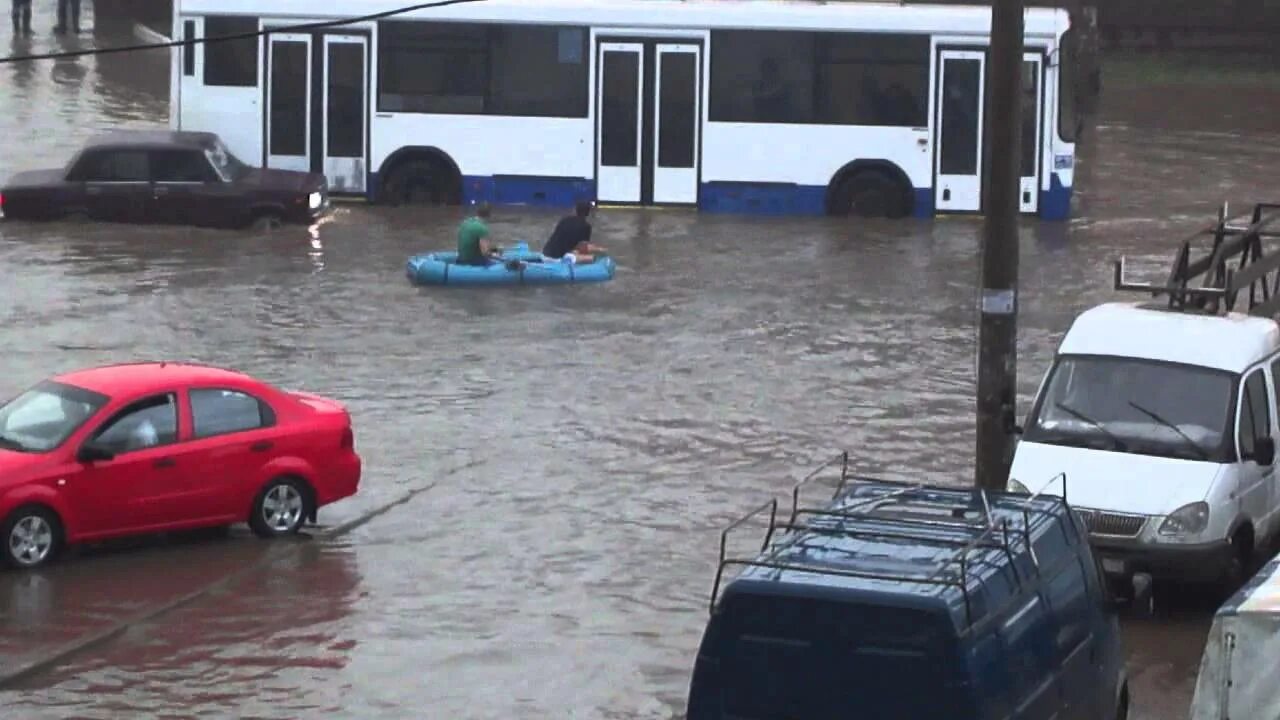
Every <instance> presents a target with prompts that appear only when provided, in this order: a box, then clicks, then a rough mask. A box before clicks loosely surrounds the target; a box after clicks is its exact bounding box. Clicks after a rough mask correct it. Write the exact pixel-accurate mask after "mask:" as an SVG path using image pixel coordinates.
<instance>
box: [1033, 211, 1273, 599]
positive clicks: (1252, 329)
mask: <svg viewBox="0 0 1280 720" xmlns="http://www.w3.org/2000/svg"><path fill="white" fill-rule="evenodd" d="M1276 219H1280V205H1275V204H1266V203H1260V204H1257V205H1255V206H1254V208H1253V210H1252V212H1251V213H1249V214H1246V215H1244V216H1241V217H1239V218H1230V219H1229V218H1228V217H1227V208H1226V206H1225V205H1224V206H1223V207H1222V209H1221V210H1220V211H1219V215H1218V220H1217V222H1216V224H1214V225H1212V226H1210V227H1209V228H1208V229H1207V230H1206V231H1205V232H1204V233H1202V234H1201V235H1200V237H1206V238H1214V241H1213V244H1212V245H1211V246H1208V247H1205V248H1204V249H1203V252H1204V255H1203V256H1201V257H1198V258H1197V257H1195V255H1196V254H1198V252H1199V251H1200V248H1195V250H1196V251H1197V252H1196V253H1193V248H1192V246H1191V241H1184V242H1183V243H1181V245H1180V246H1179V247H1178V250H1177V254H1176V256H1175V262H1174V265H1173V268H1174V270H1173V272H1172V273H1171V274H1170V275H1169V277H1168V280H1165V281H1164V282H1163V283H1162V284H1159V285H1151V284H1145V283H1141V284H1140V283H1134V282H1131V281H1128V280H1126V279H1125V278H1124V263H1123V260H1121V261H1118V262H1117V263H1116V264H1115V267H1114V289H1115V290H1118V291H1128V292H1138V293H1142V294H1143V295H1145V296H1148V298H1149V299H1148V300H1145V301H1138V302H1108V303H1104V304H1101V305H1098V306H1095V307H1093V308H1090V309H1088V310H1086V311H1084V312H1083V313H1081V314H1080V315H1079V316H1078V317H1076V318H1075V320H1074V321H1073V322H1072V324H1071V326H1070V327H1069V328H1068V329H1067V331H1066V333H1065V335H1064V336H1063V338H1062V340H1061V342H1060V344H1059V347H1058V349H1057V351H1056V353H1055V355H1054V359H1053V363H1052V364H1051V365H1050V367H1049V369H1048V370H1047V371H1046V373H1045V375H1044V377H1043V379H1042V380H1041V385H1040V389H1039V390H1038V391H1037V393H1036V397H1035V400H1034V401H1033V405H1032V408H1031V410H1030V412H1029V414H1028V416H1027V422H1026V429H1025V430H1024V431H1023V434H1022V436H1021V438H1020V439H1019V441H1018V444H1017V448H1016V450H1015V452H1014V457H1013V463H1012V467H1011V470H1010V476H1009V481H1008V485H1009V488H1010V489H1011V490H1014V491H1016V492H1021V493H1030V492H1046V493H1053V494H1055V495H1066V496H1067V497H1068V498H1069V500H1070V502H1071V503H1072V505H1073V506H1074V507H1076V508H1077V510H1078V511H1079V512H1080V514H1081V515H1082V517H1083V518H1084V520H1085V522H1086V525H1087V527H1088V528H1089V532H1090V543H1091V544H1092V545H1093V547H1094V551H1095V553H1097V554H1098V555H1099V556H1100V558H1101V562H1102V565H1103V570H1104V571H1105V572H1106V574H1107V577H1108V579H1109V581H1110V583H1111V584H1112V586H1113V587H1114V588H1115V589H1116V591H1117V593H1118V594H1122V595H1127V596H1129V597H1130V598H1131V599H1133V600H1135V601H1136V600H1141V601H1142V602H1141V605H1140V606H1139V609H1140V610H1143V611H1149V610H1150V609H1151V598H1150V597H1149V594H1148V593H1149V590H1150V589H1151V587H1152V584H1153V582H1158V581H1170V582H1173V583H1192V584H1201V585H1210V586H1217V587H1216V589H1217V590H1218V591H1219V592H1221V593H1230V592H1232V591H1234V590H1235V589H1236V588H1237V587H1239V585H1240V584H1241V583H1243V582H1244V580H1245V579H1246V578H1247V577H1248V576H1249V573H1250V572H1252V570H1253V568H1254V566H1256V565H1257V564H1258V563H1259V560H1261V559H1262V558H1263V556H1264V554H1265V553H1266V552H1267V551H1268V550H1269V548H1270V547H1272V546H1273V545H1274V543H1275V541H1276V540H1278V539H1280V476H1278V475H1277V468H1276V446H1277V444H1278V443H1280V404H1278V402H1277V401H1278V400H1280V322H1278V319H1280V304H1278V303H1277V299H1276V298H1275V297H1274V295H1271V294H1270V293H1267V292H1263V291H1261V290H1260V289H1259V288H1258V287H1257V286H1258V285H1262V286H1265V287H1269V288H1273V287H1276V284H1275V283H1276V279H1277V274H1276V273H1277V270H1276V267H1277V263H1276V260H1277V258H1276V257H1275V256H1274V251H1273V250H1271V249H1270V246H1269V245H1268V244H1266V243H1264V242H1263V239H1264V237H1265V238H1270V237H1274V233H1273V232H1272V231H1269V230H1265V228H1266V227H1267V226H1268V225H1269V224H1272V223H1273V221H1274V220H1276ZM1206 245H1209V243H1208V242H1206Z"/></svg>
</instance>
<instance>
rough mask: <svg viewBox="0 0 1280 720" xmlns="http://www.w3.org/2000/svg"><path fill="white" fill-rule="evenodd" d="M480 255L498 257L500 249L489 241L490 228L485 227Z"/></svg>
mask: <svg viewBox="0 0 1280 720" xmlns="http://www.w3.org/2000/svg"><path fill="white" fill-rule="evenodd" d="M480 254H481V255H493V256H497V255H498V254H499V253H498V249H497V248H495V247H494V246H493V243H492V242H490V241H489V228H488V227H485V229H484V235H483V236H482V237H481V238H480Z"/></svg>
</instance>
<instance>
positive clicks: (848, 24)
mask: <svg viewBox="0 0 1280 720" xmlns="http://www.w3.org/2000/svg"><path fill="white" fill-rule="evenodd" d="M175 4H176V7H175V11H174V14H175V16H178V15H205V14H232V15H255V16H262V17H270V18H280V19H288V18H310V19H315V18H347V17H358V16H362V15H370V14H374V13H379V12H388V11H392V10H396V9H398V8H401V7H404V6H405V4H406V3H405V0H354V1H353V2H347V3H342V4H339V5H336V6H317V5H316V4H315V2H313V0H175ZM395 17H398V18H402V19H417V20H427V19H435V20H454V21H478V22H485V21H488V22H527V23H544V24H573V25H597V26H598V25H613V26H617V27H619V28H623V27H625V28H637V29H643V28H711V29H762V30H763V29H768V30H799V31H805V30H808V31H820V30H860V31H867V32H877V31H878V32H920V33H939V34H943V33H945V34H947V35H986V34H988V33H989V32H990V29H991V8H990V6H984V5H941V4H936V5H929V4H920V5H903V4H901V3H890V2H840V3H830V2H820V1H817V0H541V1H540V2H538V3H536V4H535V3H531V2H529V1H528V0H478V1H477V2H472V3H463V4H459V5H450V6H445V7H439V8H427V9H421V10H415V11H411V12H407V13H404V14H403V15H398V16H395ZM1069 24H1070V21H1069V19H1068V14H1067V11H1066V10H1064V9H1061V8H1027V9H1026V11H1025V32H1026V34H1027V35H1028V36H1040V37H1058V36H1060V35H1061V34H1062V33H1063V32H1065V31H1066V30H1067V28H1068V27H1069Z"/></svg>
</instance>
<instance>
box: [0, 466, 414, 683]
mask: <svg viewBox="0 0 1280 720" xmlns="http://www.w3.org/2000/svg"><path fill="white" fill-rule="evenodd" d="M435 486H436V483H431V484H430V485H426V486H424V487H421V488H418V489H416V490H410V491H409V492H406V493H404V494H403V495H401V496H400V497H398V498H396V499H395V500H391V501H389V502H386V503H383V504H382V505H379V506H377V507H375V508H373V509H372V510H369V511H367V512H365V513H362V514H360V515H358V516H356V517H354V518H352V519H350V520H347V521H346V522H343V523H340V524H338V525H335V526H333V527H332V528H325V529H323V530H320V531H318V532H314V533H312V537H313V538H316V539H319V540H330V539H334V538H338V537H341V536H343V535H345V534H347V533H349V532H351V531H352V530H355V529H356V528H358V527H360V526H361V525H364V524H365V523H368V522H369V521H371V520H373V519H374V518H376V517H379V516H381V515H384V514H386V513H388V512H390V511H391V510H392V509H394V508H396V507H399V506H401V505H404V504H405V503H407V502H409V501H410V500H412V499H414V498H415V497H417V496H419V495H421V494H423V493H425V492H428V491H430V490H431V489H432V488H434V487H435ZM293 548H294V545H293V544H292V543H288V544H281V545H280V546H279V547H274V548H271V549H270V550H268V551H267V552H265V553H263V555H262V557H260V558H258V559H257V560H255V561H253V562H251V563H249V564H248V565H246V566H244V567H242V568H240V569H239V570H236V571H235V572H233V573H230V574H229V575H226V576H223V577H222V578H219V579H218V580H215V581H214V582H212V583H210V584H208V585H205V586H204V587H202V588H199V589H197V590H193V591H191V592H189V593H187V594H186V595H183V596H181V597H179V598H175V599H173V600H170V601H169V602H167V603H164V604H162V605H159V606H157V607H153V608H148V609H146V610H143V611H142V612H139V613H135V614H134V615H132V616H130V617H127V618H125V619H124V620H121V621H119V622H116V623H113V624H112V625H110V626H108V627H106V628H104V629H102V630H99V631H97V632H93V633H89V634H87V635H84V636H82V637H80V638H77V639H75V640H72V641H70V642H67V643H64V644H62V645H60V646H58V647H55V648H52V649H50V650H48V651H47V652H44V653H41V654H40V655H39V656H37V657H34V658H30V659H26V660H21V659H20V660H19V661H18V662H17V663H15V664H14V665H12V666H10V667H5V668H0V690H8V689H10V686H11V685H13V684H14V683H17V682H18V681H20V680H22V679H24V678H28V677H30V676H32V675H35V674H37V673H40V672H43V671H45V670H48V669H50V668H52V667H55V666H57V665H59V664H61V663H62V662H63V661H65V660H67V659H68V658H70V657H71V656H72V655H75V654H77V653H79V652H81V651H83V650H88V649H89V648H92V647H95V646H97V645H101V644H103V643H106V642H109V641H110V640H112V639H114V638H116V637H118V636H119V635H121V634H123V633H124V632H126V631H127V630H129V629H130V628H132V627H134V626H136V625H142V624H143V623H147V622H151V621H152V620H155V619H157V618H159V617H161V616H163V615H165V614H167V613H170V612H173V611H174V610H177V609H178V608H180V607H183V606H184V605H189V604H191V603H193V602H195V601H197V600H199V599H201V598H203V597H204V596H206V595H209V594H210V593H212V592H214V591H216V590H221V589H223V588H225V587H227V586H229V585H231V584H232V583H235V582H236V581H238V580H240V579H241V578H243V577H244V576H246V575H248V574H249V573H250V572H253V571H255V570H257V569H258V568H259V567H261V566H263V565H265V564H267V563H270V562H273V561H275V560H277V559H279V558H280V557H282V556H283V555H284V554H285V553H286V552H289V551H290V550H292V549H293Z"/></svg>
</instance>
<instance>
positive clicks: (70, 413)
mask: <svg viewBox="0 0 1280 720" xmlns="http://www.w3.org/2000/svg"><path fill="white" fill-rule="evenodd" d="M361 466H362V463H361V459H360V456H359V455H358V454H357V453H356V450H355V435H354V431H353V429H352V424H351V416H350V414H349V413H348V412H347V410H346V409H345V408H344V407H343V406H342V404H341V403H339V402H337V401H335V400H331V399H328V398H325V397H322V396H319V395H315V394H311V393H305V392H290V391H286V390H281V389H279V388H276V387H274V386H272V385H270V384H267V383H265V382H262V381H260V380H256V379H254V378H252V377H250V376H248V375H245V374H243V373H239V372H235V371H231V370H225V369H221V368H215V367H210V366H205V365H196V364H186V363H127V364H121V365H107V366H101V367H96V368H90V369H86V370H79V371H75V372H70V373H65V374H62V375H58V376H56V377H53V378H50V379H47V380H44V381H42V382H40V383H38V384H36V385H34V386H33V387H31V388H29V389H27V390H26V391H25V392H23V393H21V394H19V395H18V396H17V397H16V398H14V399H12V400H10V401H9V402H7V403H5V404H4V405H2V406H0V543H3V546H2V548H0V549H3V551H4V552H3V557H0V561H3V563H4V564H7V565H9V566H11V567H14V568H18V569H31V568H36V567H40V566H42V565H44V564H46V563H47V562H49V561H50V560H52V559H53V558H54V557H55V556H56V555H57V553H58V551H59V550H61V549H63V548H64V547H66V546H67V545H69V544H78V543H85V542H94V541H98V540H106V539H111V538H115V537H121V536H127V535H138V534H148V533H156V532H164V531H171V530H186V529H195V528H202V527H223V526H229V525H233V524H238V523H247V524H248V525H249V527H250V529H252V530H253V532H254V533H255V534H257V535H259V536H261V537H264V538H271V537H279V536H284V535H291V534H294V533H297V532H298V531H299V530H300V529H301V528H302V526H303V525H304V524H305V523H306V522H308V521H310V522H315V521H316V519H317V514H318V512H319V509H320V508H322V507H325V506H327V505H330V504H332V503H334V502H337V501H339V500H341V499H343V498H346V497H350V496H352V495H354V494H356V492H357V491H358V489H359V483H360V478H361V472H362V467H361Z"/></svg>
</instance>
